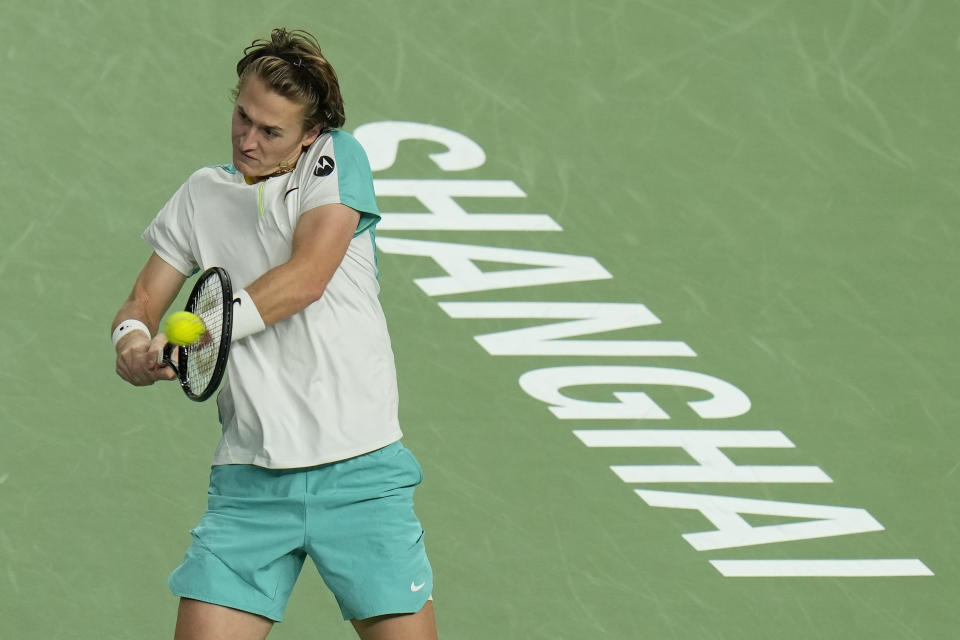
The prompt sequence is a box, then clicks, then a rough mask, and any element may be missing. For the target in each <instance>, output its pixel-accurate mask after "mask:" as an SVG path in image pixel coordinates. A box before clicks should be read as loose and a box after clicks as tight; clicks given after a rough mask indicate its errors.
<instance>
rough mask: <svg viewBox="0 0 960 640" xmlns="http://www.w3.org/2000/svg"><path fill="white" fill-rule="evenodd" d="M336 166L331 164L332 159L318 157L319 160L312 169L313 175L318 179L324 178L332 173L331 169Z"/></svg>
mask: <svg viewBox="0 0 960 640" xmlns="http://www.w3.org/2000/svg"><path fill="white" fill-rule="evenodd" d="M335 166H336V165H334V163H333V158H331V157H330V156H320V159H319V160H317V166H315V167H314V168H313V175H315V176H317V177H318V178H325V177H326V176H328V175H330V174H331V173H333V169H334V167H335Z"/></svg>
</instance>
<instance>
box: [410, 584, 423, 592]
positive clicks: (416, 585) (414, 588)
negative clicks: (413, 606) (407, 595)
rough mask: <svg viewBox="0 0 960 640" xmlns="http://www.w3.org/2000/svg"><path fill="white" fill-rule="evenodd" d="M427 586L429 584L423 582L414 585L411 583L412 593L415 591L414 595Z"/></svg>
mask: <svg viewBox="0 0 960 640" xmlns="http://www.w3.org/2000/svg"><path fill="white" fill-rule="evenodd" d="M425 584H427V583H426V582H421V583H420V584H413V583H412V582H411V583H410V591H413V592H414V593H416V592H417V591H420V589H423V587H424V585H425Z"/></svg>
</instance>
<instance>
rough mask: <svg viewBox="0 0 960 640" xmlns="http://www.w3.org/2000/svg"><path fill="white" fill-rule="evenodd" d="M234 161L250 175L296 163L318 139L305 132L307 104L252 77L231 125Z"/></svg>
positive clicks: (247, 80) (273, 170)
mask: <svg viewBox="0 0 960 640" xmlns="http://www.w3.org/2000/svg"><path fill="white" fill-rule="evenodd" d="M230 129H231V138H232V139H233V164H234V166H235V167H236V168H237V169H239V170H240V172H241V173H243V175H245V176H247V177H251V178H253V177H261V176H268V175H270V174H272V173H275V172H276V171H278V170H279V169H280V168H281V164H282V165H284V166H293V165H294V164H295V163H296V161H297V158H299V157H300V153H301V151H302V149H303V147H306V146H309V145H311V144H313V141H314V140H316V139H317V135H318V132H317V131H316V130H314V131H309V132H304V131H303V106H302V105H300V104H297V103H296V102H293V101H292V100H289V99H288V98H285V97H283V96H281V95H280V94H278V93H274V92H273V91H271V90H270V89H269V88H268V87H267V85H266V84H264V82H263V81H262V80H261V79H260V78H258V77H256V76H251V77H249V78H247V79H246V81H244V83H243V85H242V86H241V87H240V93H239V94H238V95H237V102H236V105H235V106H234V109H233V122H232V124H231V127H230Z"/></svg>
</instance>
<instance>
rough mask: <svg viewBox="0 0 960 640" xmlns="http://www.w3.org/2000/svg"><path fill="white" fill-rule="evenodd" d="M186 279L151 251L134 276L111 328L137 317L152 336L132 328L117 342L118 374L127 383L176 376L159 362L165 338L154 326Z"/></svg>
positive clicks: (141, 382) (157, 323) (139, 382)
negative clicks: (134, 278) (131, 286)
mask: <svg viewBox="0 0 960 640" xmlns="http://www.w3.org/2000/svg"><path fill="white" fill-rule="evenodd" d="M186 279H187V277H186V276H185V275H183V274H182V273H180V272H179V271H178V270H177V269H175V268H174V267H172V266H171V265H170V264H169V263H167V262H166V261H164V260H163V259H162V258H161V257H160V256H158V255H157V254H156V253H154V254H152V255H151V256H150V258H149V259H148V260H147V264H146V265H144V267H143V269H142V270H141V271H140V275H139V276H137V280H136V282H135V283H134V285H133V290H132V291H131V292H130V296H129V297H128V298H127V300H126V302H124V303H123V305H122V306H121V307H120V310H119V311H117V315H116V317H115V318H114V320H113V328H114V329H115V328H116V327H117V326H118V325H119V324H120V323H122V322H124V321H127V320H137V321H139V322H142V323H143V324H144V325H146V326H147V328H148V329H149V330H150V333H151V335H153V336H154V337H153V339H150V338H149V337H148V336H147V334H145V333H144V332H143V331H138V330H131V331H130V332H129V333H128V334H127V335H125V336H123V337H121V338H120V340H119V341H118V342H117V345H116V348H117V374H118V375H119V376H120V377H121V378H123V379H124V380H126V381H127V382H129V383H130V384H133V385H136V386H138V387H140V386H147V385H151V384H153V383H154V382H156V381H157V380H172V379H173V378H174V377H175V375H174V373H173V370H172V369H170V368H169V367H164V366H162V365H160V364H158V361H159V359H160V353H161V352H162V350H163V347H164V346H165V345H166V343H167V339H166V337H165V336H164V335H163V334H158V333H157V330H158V328H159V325H160V318H162V317H163V314H164V313H165V312H166V310H167V309H168V308H169V307H170V304H171V303H172V302H173V301H174V299H175V298H176V297H177V294H178V293H179V292H180V288H181V287H182V286H183V283H184V282H185V281H186Z"/></svg>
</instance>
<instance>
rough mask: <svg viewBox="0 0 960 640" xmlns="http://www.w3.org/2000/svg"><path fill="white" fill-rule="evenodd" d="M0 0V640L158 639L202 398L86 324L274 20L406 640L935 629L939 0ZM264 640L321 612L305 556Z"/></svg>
mask: <svg viewBox="0 0 960 640" xmlns="http://www.w3.org/2000/svg"><path fill="white" fill-rule="evenodd" d="M0 9H2V19H0V59H2V60H3V64H0V86H2V87H3V89H2V94H0V96H2V97H0V121H2V122H3V126H2V127H0V149H2V150H3V153H2V155H0V187H2V192H3V194H4V198H3V204H2V209H3V211H2V215H0V300H2V303H0V304H2V305H3V313H2V314H0V331H2V335H3V340H2V341H0V359H2V361H3V362H4V363H5V366H4V368H3V372H2V373H0V379H2V384H0V638H44V639H46V640H53V639H55V638H91V639H93V638H96V639H98V640H108V639H125V638H141V639H152V638H168V637H171V636H172V629H173V620H174V615H175V610H176V601H175V600H174V598H173V597H172V596H171V595H170V594H169V592H168V590H167V587H166V578H167V575H168V574H169V572H170V571H171V570H172V569H173V567H174V566H176V564H177V563H178V562H179V561H180V559H181V557H182V554H183V551H184V549H185V548H186V546H187V544H188V542H189V536H188V533H187V532H188V530H189V529H190V528H191V527H192V526H193V525H194V524H195V523H196V521H197V519H198V518H199V516H200V514H201V513H202V510H203V508H204V506H205V495H204V494H205V487H206V478H207V473H208V463H209V460H210V456H211V455H212V450H213V447H214V446H215V444H216V441H217V438H218V435H219V432H218V426H217V423H216V409H215V406H214V404H213V403H212V402H210V403H207V404H205V405H196V404H193V403H190V402H188V401H187V400H186V399H185V398H183V396H182V394H181V393H180V391H179V389H177V388H175V387H174V386H173V385H157V386H155V387H152V388H149V389H134V388H131V387H128V386H126V385H125V384H124V383H123V382H122V381H121V380H120V379H119V378H117V377H116V376H115V375H114V372H113V367H114V361H113V357H112V352H111V349H110V343H109V325H110V322H111V320H112V317H113V314H114V312H115V310H116V309H117V307H118V306H119V304H120V303H121V302H122V300H123V299H124V297H125V296H126V295H127V293H128V291H129V287H130V285H131V284H132V281H133V278H134V276H135V274H136V272H137V271H138V269H139V268H140V266H141V265H142V263H143V262H144V261H145V259H146V258H147V255H148V251H147V248H146V245H145V244H144V243H143V242H142V241H141V240H140V239H139V235H140V233H141V232H142V230H143V228H144V227H145V226H146V225H147V223H148V222H149V220H150V219H151V218H152V216H153V215H154V213H155V212H156V211H157V210H158V209H159V207H160V206H162V205H163V203H164V202H165V201H166V199H167V198H168V197H169V195H170V194H172V193H173V191H174V190H175V189H176V188H177V187H178V186H179V185H180V184H181V182H182V181H183V180H184V179H185V178H186V177H187V176H188V175H189V174H190V173H191V172H192V171H193V170H194V169H196V168H198V167H200V166H204V165H211V164H217V163H221V162H228V161H229V138H228V135H229V134H228V126H229V116H230V110H231V103H230V89H231V88H232V87H233V82H234V78H235V76H234V71H233V69H234V64H235V61H236V59H237V58H238V57H239V53H240V51H241V50H242V48H243V47H244V46H246V45H247V44H248V43H249V42H250V41H251V40H252V39H254V38H256V37H260V36H263V35H266V34H267V33H268V32H269V30H270V28H272V27H274V26H280V25H284V26H289V27H302V28H306V29H309V30H311V31H313V32H314V33H316V35H317V36H318V37H319V39H320V41H321V43H323V45H324V48H325V52H326V53H327V54H328V56H329V58H330V59H331V60H332V62H333V64H334V65H335V67H336V69H337V71H338V73H339V74H340V77H341V80H342V85H343V92H344V95H345V97H346V109H347V125H346V127H345V128H346V129H347V130H349V131H352V132H356V133H357V134H358V135H361V136H362V137H363V138H364V140H365V141H366V142H365V144H368V145H373V146H377V149H378V150H377V152H376V153H377V155H376V162H375V165H376V166H375V168H376V169H377V171H376V172H375V178H376V179H377V180H378V182H377V189H378V194H379V197H380V206H381V209H382V210H383V211H385V212H387V215H386V216H385V218H384V223H383V225H382V226H381V229H380V230H379V232H378V246H379V248H380V268H381V271H382V278H381V285H382V288H383V292H382V302H383V305H384V307H385V309H386V312H387V316H388V319H389V323H390V329H391V334H392V337H393V346H394V351H395V354H396V357H397V362H398V367H399V376H400V386H401V419H402V423H403V427H404V430H405V433H406V438H405V441H406V444H407V446H409V447H410V448H412V449H413V450H414V451H415V452H416V453H417V455H418V456H419V458H420V460H421V463H422V465H423V467H424V470H425V476H426V479H425V482H424V484H423V486H422V488H421V489H420V491H419V493H418V502H417V505H418V511H419V514H420V516H421V519H422V520H423V521H424V523H425V526H426V528H427V532H428V533H427V544H428V549H429V552H430V554H431V559H432V562H433V564H434V567H435V571H436V583H437V584H436V591H435V594H434V595H435V597H436V603H437V615H438V621H439V625H440V633H441V637H444V638H451V639H457V640H481V639H484V640H486V639H501V638H502V639H507V638H510V639H513V638H517V639H519V638H524V639H527V638H544V639H547V638H549V639H580V638H612V639H640V638H670V639H677V640H687V639H737V640H742V639H760V638H788V639H793V638H798V639H799V638H870V639H874V638H876V639H901V638H906V639H916V640H931V639H940V638H954V637H957V626H958V623H960V613H958V607H957V606H956V603H957V601H958V597H960V577H958V571H960V563H958V561H957V558H956V555H955V553H954V547H955V543H956V538H957V535H958V533H960V520H958V509H957V495H958V488H960V454H958V450H960V436H958V434H957V416H958V415H960V403H958V399H957V387H958V384H957V383H958V376H957V373H956V362H957V360H958V355H960V349H958V342H957V339H956V333H957V318H958V310H960V307H958V304H957V295H958V293H960V291H958V285H957V270H958V267H960V259H958V252H957V249H956V246H957V241H958V230H960V224H958V222H957V215H958V214H957V211H958V209H960V189H958V186H957V185H958V183H960V181H958V177H960V161H958V154H957V149H958V148H960V126H958V120H957V114H958V113H960V71H958V69H960V30H958V28H957V26H956V25H957V24H960V8H958V6H957V4H956V3H952V2H921V1H893V0H885V1H881V0H878V1H873V2H866V1H858V0H854V1H850V2H833V1H829V2H828V1H825V0H814V1H807V2H761V1H758V0H731V1H724V2H708V1H706V0H689V1H682V2H675V1H666V0H660V1H654V0H648V1H634V2H626V1H622V2H614V1H611V2H603V1H596V2H587V1H559V0H558V1H555V2H552V1H546V0H543V1H539V2H533V1H527V0H510V1H505V0H500V1H498V0H492V1H489V2H484V3H474V2H459V1H457V2H423V1H420V2H418V1H415V0H411V1H407V2H403V3H392V2H350V3H342V2H337V3H334V2H325V1H323V2H275V3H269V4H264V3H254V2H233V3H212V2H208V3H195V2H183V1H181V2H170V3H130V2H118V1H115V0H113V1H102V2H54V1H51V0H37V1H36V2H31V3H24V2H11V1H6V0H5V1H4V2H2V3H0ZM389 123H393V124H389ZM397 123H408V124H405V125H400V124H397ZM369 148H370V147H368V149H369ZM391 150H392V151H394V152H395V156H392V155H391ZM437 154H443V155H437ZM371 157H372V159H373V154H371ZM438 181H443V182H438ZM454 181H456V182H454ZM417 213H419V214H420V215H419V216H417V215H411V214H417ZM481 214H486V215H481ZM404 215H406V216H407V217H404ZM494 303H496V304H494ZM548 303H551V304H548ZM523 329H526V331H521V330H523ZM482 336H486V337H482ZM643 394H645V395H643ZM271 637H272V638H280V639H282V638H291V639H292V638H314V637H315V638H350V637H353V632H352V630H351V628H350V627H349V625H347V624H344V623H342V622H340V620H339V616H338V613H337V610H336V606H335V602H334V600H333V598H332V596H331V595H330V594H329V593H328V592H327V591H326V589H325V587H324V585H323V584H322V582H321V581H320V579H319V578H318V576H317V575H316V572H315V570H314V569H313V568H312V567H311V566H309V565H308V566H307V567H306V568H305V570H304V572H303V574H302V576H301V580H300V583H299V585H298V587H297V589H296V591H295V593H294V596H293V599H292V601H291V604H290V607H289V609H288V611H287V620H286V621H285V622H284V623H283V624H281V625H279V626H278V627H276V629H275V630H274V632H273V634H272V635H271Z"/></svg>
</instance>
